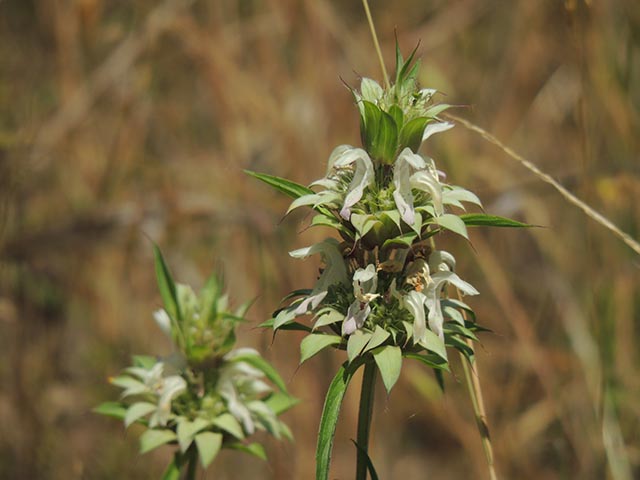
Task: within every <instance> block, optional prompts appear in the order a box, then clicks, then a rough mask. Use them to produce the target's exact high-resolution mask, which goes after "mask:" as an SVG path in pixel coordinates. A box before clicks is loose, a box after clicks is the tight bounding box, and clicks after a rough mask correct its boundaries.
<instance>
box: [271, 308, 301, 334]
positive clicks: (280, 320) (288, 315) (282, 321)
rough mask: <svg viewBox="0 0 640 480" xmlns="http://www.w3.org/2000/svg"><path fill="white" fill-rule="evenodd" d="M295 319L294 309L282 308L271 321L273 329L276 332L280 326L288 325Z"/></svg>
mask: <svg viewBox="0 0 640 480" xmlns="http://www.w3.org/2000/svg"><path fill="white" fill-rule="evenodd" d="M294 318H296V309H295V308H294V307H287V308H283V309H282V310H280V311H279V312H278V314H277V315H276V316H275V318H274V319H273V329H274V330H277V329H278V328H281V327H282V326H284V325H286V324H288V323H290V322H292V321H293V319H294Z"/></svg>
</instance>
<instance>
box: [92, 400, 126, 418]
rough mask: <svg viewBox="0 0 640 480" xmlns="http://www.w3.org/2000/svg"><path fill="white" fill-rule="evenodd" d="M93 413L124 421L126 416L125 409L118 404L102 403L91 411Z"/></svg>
mask: <svg viewBox="0 0 640 480" xmlns="http://www.w3.org/2000/svg"><path fill="white" fill-rule="evenodd" d="M93 412H94V413H97V414H99V415H105V416H107V417H112V418H117V419H118V420H124V417H125V416H126V415H127V408H126V407H125V406H123V405H122V404H121V403H119V402H104V403H101V404H100V405H98V406H97V407H95V408H94V409H93Z"/></svg>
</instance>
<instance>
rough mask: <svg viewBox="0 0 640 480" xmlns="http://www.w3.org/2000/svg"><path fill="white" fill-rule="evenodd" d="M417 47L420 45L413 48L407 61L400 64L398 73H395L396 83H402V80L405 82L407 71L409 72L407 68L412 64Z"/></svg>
mask: <svg viewBox="0 0 640 480" xmlns="http://www.w3.org/2000/svg"><path fill="white" fill-rule="evenodd" d="M419 46H420V44H419V43H418V44H417V45H416V46H415V48H414V49H413V51H412V52H411V55H409V57H408V58H407V60H406V61H405V62H404V63H403V64H402V68H401V69H400V72H396V76H397V82H398V83H402V82H403V81H404V80H406V77H407V71H408V70H409V67H410V66H411V62H413V57H415V55H416V52H417V51H418V47H419Z"/></svg>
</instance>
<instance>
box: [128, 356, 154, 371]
mask: <svg viewBox="0 0 640 480" xmlns="http://www.w3.org/2000/svg"><path fill="white" fill-rule="evenodd" d="M131 358H132V359H133V366H134V367H139V368H144V369H145V370H151V368H152V367H153V366H154V365H155V364H156V363H157V362H158V359H156V357H153V356H151V355H133V356H132V357H131Z"/></svg>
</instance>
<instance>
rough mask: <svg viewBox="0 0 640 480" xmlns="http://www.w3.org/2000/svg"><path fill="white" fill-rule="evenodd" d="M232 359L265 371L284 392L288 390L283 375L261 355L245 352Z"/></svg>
mask: <svg viewBox="0 0 640 480" xmlns="http://www.w3.org/2000/svg"><path fill="white" fill-rule="evenodd" d="M230 361H231V362H245V363H248V364H249V365H251V366H252V367H255V368H257V369H258V370H260V371H261V372H262V373H264V374H265V375H266V377H267V378H268V379H269V380H271V382H273V384H274V385H276V386H277V387H278V388H279V389H280V390H281V391H282V392H285V393H286V392H287V386H286V384H285V383H284V380H282V377H281V376H280V375H279V374H278V372H277V371H276V369H275V368H273V367H272V366H271V364H270V363H269V362H267V361H266V360H265V359H264V358H262V357H261V356H260V355H255V354H251V353H245V354H242V355H237V356H235V357H233V358H232V359H231V360H230Z"/></svg>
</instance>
